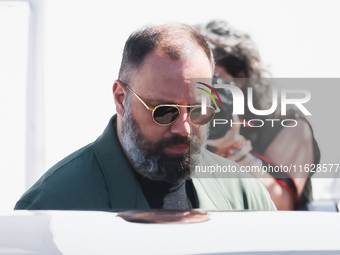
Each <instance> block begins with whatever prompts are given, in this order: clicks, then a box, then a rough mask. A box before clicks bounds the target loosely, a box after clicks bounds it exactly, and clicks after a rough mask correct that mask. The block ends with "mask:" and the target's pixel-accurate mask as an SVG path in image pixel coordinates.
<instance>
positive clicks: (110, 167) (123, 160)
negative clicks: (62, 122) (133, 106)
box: [93, 115, 150, 210]
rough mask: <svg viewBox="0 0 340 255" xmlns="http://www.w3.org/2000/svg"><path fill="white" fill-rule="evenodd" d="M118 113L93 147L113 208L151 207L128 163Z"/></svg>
mask: <svg viewBox="0 0 340 255" xmlns="http://www.w3.org/2000/svg"><path fill="white" fill-rule="evenodd" d="M115 124H116V115H115V116H113V117H112V118H111V120H110V122H109V124H108V126H107V127H106V129H105V131H104V132H103V134H102V135H101V136H100V137H99V138H98V139H97V140H96V141H95V142H94V145H93V148H94V152H95V155H96V157H97V159H98V162H99V165H100V167H101V170H102V173H103V175H104V177H105V180H106V184H107V189H108V191H109V195H110V202H111V208H115V210H133V209H150V207H149V204H148V202H147V201H146V199H145V197H144V194H143V192H142V189H141V187H140V185H139V183H138V181H137V179H136V177H135V175H134V173H133V170H132V169H131V166H130V165H129V163H128V159H127V157H126V155H125V153H124V151H123V149H122V147H121V145H120V142H119V139H118V136H117V131H116V126H115Z"/></svg>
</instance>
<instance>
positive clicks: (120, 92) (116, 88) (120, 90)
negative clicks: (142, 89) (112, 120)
mask: <svg viewBox="0 0 340 255" xmlns="http://www.w3.org/2000/svg"><path fill="white" fill-rule="evenodd" d="M112 92H113V98H114V100H115V104H116V111H117V114H118V115H120V116H123V115H124V100H125V97H126V91H125V85H124V84H123V83H122V82H121V81H120V80H116V81H115V82H114V84H113V88H112Z"/></svg>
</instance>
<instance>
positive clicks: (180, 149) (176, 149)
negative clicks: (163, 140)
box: [164, 144, 190, 154]
mask: <svg viewBox="0 0 340 255" xmlns="http://www.w3.org/2000/svg"><path fill="white" fill-rule="evenodd" d="M189 149H190V146H189V145H188V144H175V145H170V146H167V147H165V148H164V151H165V152H166V153H171V154H185V153H188V151H189Z"/></svg>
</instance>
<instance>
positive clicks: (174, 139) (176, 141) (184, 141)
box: [157, 135, 191, 147]
mask: <svg viewBox="0 0 340 255" xmlns="http://www.w3.org/2000/svg"><path fill="white" fill-rule="evenodd" d="M190 141H191V140H190V136H181V135H174V136H171V137H168V138H164V139H162V140H161V141H159V142H158V143H157V147H159V146H160V147H168V146H172V145H188V146H189V145H190Z"/></svg>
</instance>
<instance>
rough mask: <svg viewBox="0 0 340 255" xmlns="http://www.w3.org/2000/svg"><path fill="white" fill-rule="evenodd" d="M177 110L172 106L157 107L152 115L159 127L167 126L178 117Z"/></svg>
mask: <svg viewBox="0 0 340 255" xmlns="http://www.w3.org/2000/svg"><path fill="white" fill-rule="evenodd" d="M178 114H179V112H178V109H177V108H176V107H173V106H159V107H157V108H156V109H155V111H154V113H153V118H154V120H155V121H156V122H157V123H158V124H161V125H168V124H171V123H172V122H174V121H175V119H176V118H177V117H178Z"/></svg>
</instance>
